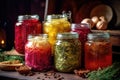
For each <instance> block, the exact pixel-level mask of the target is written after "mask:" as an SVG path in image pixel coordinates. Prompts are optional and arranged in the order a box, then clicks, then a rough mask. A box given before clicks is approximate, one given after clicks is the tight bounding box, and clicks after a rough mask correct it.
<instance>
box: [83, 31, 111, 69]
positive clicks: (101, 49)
mask: <svg viewBox="0 0 120 80" xmlns="http://www.w3.org/2000/svg"><path fill="white" fill-rule="evenodd" d="M111 64H112V44H111V42H110V34H109V33H107V32H98V33H89V34H88V41H87V42H86V43H85V68H86V69H89V70H97V69H98V68H104V67H107V66H110V65H111Z"/></svg>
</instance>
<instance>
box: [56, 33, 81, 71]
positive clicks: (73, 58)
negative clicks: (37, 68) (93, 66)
mask: <svg viewBox="0 0 120 80" xmlns="http://www.w3.org/2000/svg"><path fill="white" fill-rule="evenodd" d="M78 37H79V36H78V34H77V33H76V32H71V33H70V32H67V33H58V35H57V41H56V43H55V47H54V64H55V69H56V70H58V71H60V72H73V70H74V69H78V68H80V66H81V42H80V41H79V40H78Z"/></svg>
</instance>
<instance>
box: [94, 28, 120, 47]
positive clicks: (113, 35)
mask: <svg viewBox="0 0 120 80" xmlns="http://www.w3.org/2000/svg"><path fill="white" fill-rule="evenodd" d="M92 32H108V33H110V39H111V42H112V45H113V46H118V47H120V30H92Z"/></svg>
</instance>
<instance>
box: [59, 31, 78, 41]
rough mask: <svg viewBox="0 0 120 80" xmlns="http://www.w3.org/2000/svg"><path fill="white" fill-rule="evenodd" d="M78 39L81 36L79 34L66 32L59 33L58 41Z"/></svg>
mask: <svg viewBox="0 0 120 80" xmlns="http://www.w3.org/2000/svg"><path fill="white" fill-rule="evenodd" d="M74 38H75V39H76V38H79V34H78V33H77V32H64V33H58V34H57V39H74Z"/></svg>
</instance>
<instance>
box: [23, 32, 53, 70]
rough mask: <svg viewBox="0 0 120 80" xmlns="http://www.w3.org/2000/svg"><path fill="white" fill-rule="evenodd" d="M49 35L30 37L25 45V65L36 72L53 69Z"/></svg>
mask: <svg viewBox="0 0 120 80" xmlns="http://www.w3.org/2000/svg"><path fill="white" fill-rule="evenodd" d="M47 37H48V35H47V34H40V35H29V38H28V41H27V43H26V45H25V64H26V65H28V66H29V67H32V69H33V70H35V71H44V70H49V69H50V68H51V45H50V43H49V42H48V40H47Z"/></svg>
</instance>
